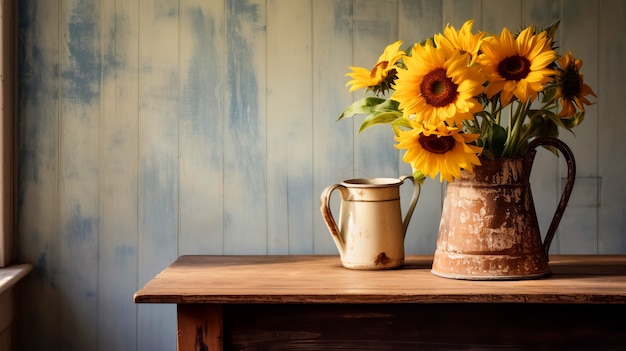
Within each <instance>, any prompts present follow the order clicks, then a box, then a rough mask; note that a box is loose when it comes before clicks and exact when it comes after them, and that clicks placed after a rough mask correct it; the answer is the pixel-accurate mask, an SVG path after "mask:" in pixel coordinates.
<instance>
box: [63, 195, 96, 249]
mask: <svg viewBox="0 0 626 351" xmlns="http://www.w3.org/2000/svg"><path fill="white" fill-rule="evenodd" d="M97 228H98V218H94V217H85V216H83V214H82V210H81V206H80V205H76V207H75V209H74V212H73V214H72V216H71V217H70V219H69V221H68V222H67V224H66V225H65V235H66V236H67V237H68V239H69V241H70V242H72V243H73V245H80V244H81V243H83V242H85V241H86V240H89V239H91V237H92V236H93V235H94V232H95V231H96V229H97Z"/></svg>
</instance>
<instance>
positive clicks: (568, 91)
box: [561, 65, 582, 100]
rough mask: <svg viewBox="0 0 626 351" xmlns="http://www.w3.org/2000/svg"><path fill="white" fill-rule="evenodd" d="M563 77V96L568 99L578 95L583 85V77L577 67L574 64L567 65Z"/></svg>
mask: <svg viewBox="0 0 626 351" xmlns="http://www.w3.org/2000/svg"><path fill="white" fill-rule="evenodd" d="M561 79H562V82H561V89H562V91H563V96H564V97H565V98H566V99H568V100H572V99H573V98H574V97H575V96H578V94H579V93H580V90H581V86H582V78H581V77H580V74H578V70H577V69H576V67H575V66H573V65H572V66H570V67H567V69H566V70H565V72H564V73H563V77H562V78H561Z"/></svg>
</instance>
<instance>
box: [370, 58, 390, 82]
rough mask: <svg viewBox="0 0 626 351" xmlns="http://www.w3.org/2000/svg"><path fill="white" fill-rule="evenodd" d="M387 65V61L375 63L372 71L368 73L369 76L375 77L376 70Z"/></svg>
mask: <svg viewBox="0 0 626 351" xmlns="http://www.w3.org/2000/svg"><path fill="white" fill-rule="evenodd" d="M387 65H389V61H381V62H379V63H377V64H376V66H374V68H372V72H371V73H370V78H374V77H376V72H378V70H379V69H380V70H382V69H385V68H387Z"/></svg>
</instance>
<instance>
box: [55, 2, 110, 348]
mask: <svg viewBox="0 0 626 351" xmlns="http://www.w3.org/2000/svg"><path fill="white" fill-rule="evenodd" d="M59 20H60V32H61V33H60V34H61V37H60V43H59V46H60V53H61V55H60V57H59V58H60V60H59V73H60V75H61V80H60V85H59V102H60V106H59V109H60V115H59V117H60V119H59V135H58V137H59V141H58V142H59V163H60V164H61V165H62V167H60V168H59V182H58V187H59V233H58V236H57V241H58V245H59V246H58V255H59V256H58V267H57V268H58V271H59V275H58V287H59V289H58V292H59V312H60V314H59V319H58V322H59V323H60V326H61V330H60V336H61V343H62V344H64V345H67V348H68V349H70V350H79V349H88V348H90V347H91V345H93V343H94V342H95V340H97V327H98V324H97V320H98V314H97V312H98V301H97V290H98V282H97V280H98V237H99V230H100V223H99V222H100V213H99V206H100V201H99V200H100V199H99V197H100V194H101V193H100V191H99V181H100V162H99V161H100V158H99V157H98V156H99V155H98V151H99V147H100V145H99V140H100V138H99V133H100V125H99V120H100V119H99V112H100V106H101V102H100V86H101V84H100V81H101V68H102V65H101V60H100V58H101V54H100V41H99V35H100V8H99V4H97V3H93V2H88V1H83V0H64V1H62V2H61V3H60V13H59Z"/></svg>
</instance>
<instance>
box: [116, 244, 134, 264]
mask: <svg viewBox="0 0 626 351" xmlns="http://www.w3.org/2000/svg"><path fill="white" fill-rule="evenodd" d="M115 257H116V258H117V260H118V261H128V260H135V258H136V257H137V249H136V248H135V247H133V246H128V245H118V246H116V247H115Z"/></svg>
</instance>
